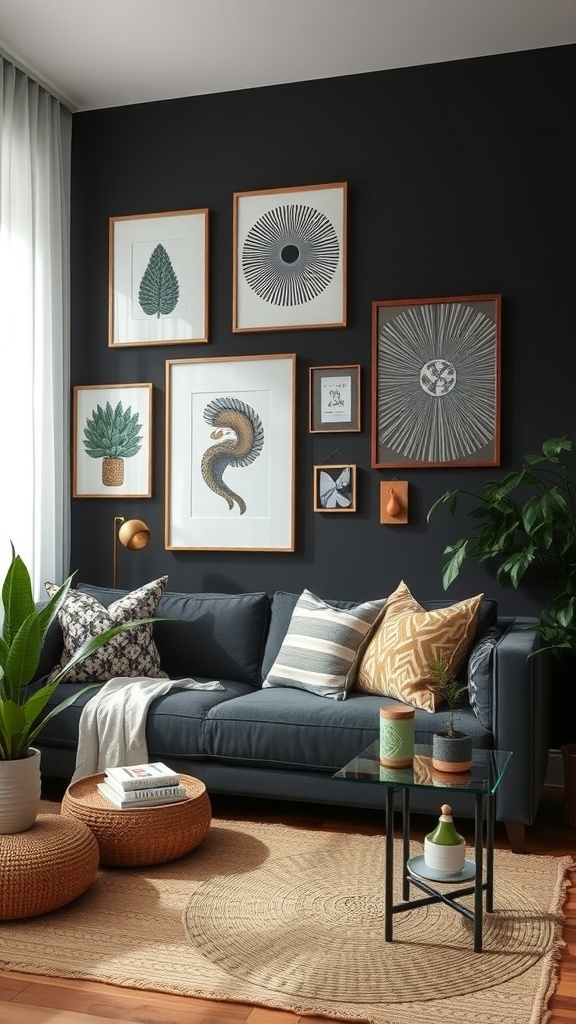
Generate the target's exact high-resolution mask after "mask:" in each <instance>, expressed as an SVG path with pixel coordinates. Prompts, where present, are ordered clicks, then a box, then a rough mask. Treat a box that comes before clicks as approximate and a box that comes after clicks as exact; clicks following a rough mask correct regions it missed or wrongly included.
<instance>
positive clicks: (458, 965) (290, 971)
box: [0, 819, 573, 1024]
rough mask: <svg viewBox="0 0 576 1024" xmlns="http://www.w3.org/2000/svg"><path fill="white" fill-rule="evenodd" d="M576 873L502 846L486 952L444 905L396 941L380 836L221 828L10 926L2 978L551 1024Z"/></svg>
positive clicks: (343, 1015) (329, 1013)
mask: <svg viewBox="0 0 576 1024" xmlns="http://www.w3.org/2000/svg"><path fill="white" fill-rule="evenodd" d="M414 849H415V852H416V853H421V852H422V851H421V848H419V847H418V845H417V844H414ZM571 866H573V862H572V861H571V859H570V858H568V857H564V858H558V857H542V856H532V855H530V856H527V857H519V856H515V855H514V854H512V853H508V852H506V851H499V850H497V851H496V856H495V878H496V906H497V912H496V914H494V915H493V916H491V917H490V918H487V919H486V925H485V929H484V931H485V945H486V951H485V952H483V953H480V954H475V953H473V951H472V935H471V932H470V925H469V924H468V923H467V922H466V921H464V919H462V918H461V917H460V915H458V914H456V913H455V912H454V911H452V910H450V909H449V908H448V907H443V906H432V907H428V908H423V909H419V910H414V911H410V912H409V913H408V914H399V915H395V919H394V936H395V941H394V942H392V943H384V941H383V939H382V902H381V901H382V877H383V839H382V836H373V835H358V834H350V833H339V832H326V831H322V832H315V831H313V830H311V829H306V828H295V827H290V826H288V825H279V824H267V823H254V822H249V821H223V820H221V819H217V820H214V821H213V822H212V825H211V827H210V830H209V832H208V834H207V836H206V838H205V839H204V840H203V842H202V843H201V844H200V846H198V847H196V849H195V850H193V851H192V852H191V853H190V854H187V855H186V856H184V857H181V858H180V859H179V860H175V861H171V862H168V863H166V864H157V865H153V866H151V867H141V868H103V869H101V870H100V871H99V872H98V874H97V876H96V878H95V881H94V882H93V884H92V885H91V886H90V887H89V888H88V889H87V890H86V892H85V893H84V894H83V895H82V896H80V897H79V898H78V899H77V900H75V901H74V902H72V903H70V904H68V905H67V906H65V907H62V908H61V909H60V910H56V911H54V912H52V913H47V914H43V915H41V916H40V917H33V918H30V919H21V920H17V921H3V922H2V927H1V928H0V966H1V967H3V968H5V969H8V970H15V971H22V972H24V973H32V974H46V975H50V976H52V977H63V978H78V979H86V980H93V981H103V982H107V983H109V984H114V985H123V986H126V987H131V988H136V989H142V990H156V991H161V992H172V993H177V994H180V995H189V996H197V997H199V998H202V999H212V1000H220V1001H231V1002H245V1003H248V1004H254V1005H257V1006H262V1007H273V1008H274V1009H278V1010H290V1011H292V1012H294V1013H299V1014H319V1015H323V1016H326V1017H332V1018H338V1019H344V1020H348V1021H351V1020H354V1021H358V1020H362V1021H368V1022H370V1024H430V1022H431V1020H438V1021H440V1020H441V1021H442V1024H462V1021H467V1020H473V1021H474V1022H475V1024H502V1022H503V1021H505V1022H506V1024H540V1022H541V1021H543V1020H544V1017H545V1007H546V1002H547V999H548V997H549V995H550V994H551V992H553V990H554V985H555V981H556V963H557V959H558V957H559V955H560V950H561V946H562V937H561V931H562V921H563V917H562V903H563V899H564V896H565V890H566V886H567V885H568V884H569V881H568V869H569V868H570V867H571ZM3 882H7V879H0V883H3ZM193 1011H194V1004H191V1012H192V1013H193ZM203 1012H204V1013H205V1015H206V1011H203ZM222 1014H223V1016H225V1015H226V1011H225V1010H224V1009H223V1008H222ZM208 1016H210V1018H211V1019H212V1017H213V1018H214V1019H218V1018H219V1008H218V1005H217V1004H215V1006H214V1010H213V1011H212V1012H211V1013H210V1014H208Z"/></svg>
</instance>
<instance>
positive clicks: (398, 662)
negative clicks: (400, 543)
mask: <svg viewBox="0 0 576 1024" xmlns="http://www.w3.org/2000/svg"><path fill="white" fill-rule="evenodd" d="M483 596H484V595H483V594H479V595H478V596H477V597H471V598H469V599H468V600H467V601H459V602H458V604H453V605H450V606H449V607H448V608H435V609H434V610H432V611H425V609H424V608H422V606H421V605H420V604H418V601H416V600H415V599H414V598H413V597H412V594H411V593H410V591H409V589H408V587H407V586H406V584H405V583H404V582H403V581H402V582H401V583H400V585H399V587H398V588H397V590H395V591H394V593H393V594H391V595H390V597H389V598H388V602H387V604H386V611H385V615H384V618H383V620H382V622H381V624H380V625H379V627H378V629H377V630H376V631H375V632H374V634H373V635H372V637H371V639H370V641H369V643H368V645H367V647H366V651H365V652H364V656H363V658H362V661H361V664H360V667H359V669H358V676H357V680H356V686H357V688H358V689H359V690H363V691H365V692H366V693H378V694H382V695H383V696H386V697H394V698H395V699H396V700H401V701H404V703H405V704H412V705H413V706H414V707H417V708H423V709H424V710H426V711H429V712H430V713H433V712H434V711H435V710H436V707H437V706H438V705H439V704H440V702H441V701H440V698H439V696H438V694H437V693H436V692H435V690H434V684H433V680H432V676H431V674H430V662H431V661H433V660H434V659H436V658H442V659H443V661H444V664H445V666H446V670H447V672H448V674H449V675H456V674H457V673H458V670H459V669H460V667H461V666H462V663H463V661H464V658H465V657H466V654H467V652H468V648H469V646H470V644H471V643H472V639H473V637H474V630H475V628H476V619H477V616H478V608H479V606H480V602H481V601H482V597H483Z"/></svg>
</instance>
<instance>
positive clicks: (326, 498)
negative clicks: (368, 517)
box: [314, 465, 356, 512]
mask: <svg viewBox="0 0 576 1024" xmlns="http://www.w3.org/2000/svg"><path fill="white" fill-rule="evenodd" d="M314 511H315V512H355V511H356V466H351V465H347V466H334V465H329V466H314Z"/></svg>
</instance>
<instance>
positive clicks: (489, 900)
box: [486, 793, 495, 914]
mask: <svg viewBox="0 0 576 1024" xmlns="http://www.w3.org/2000/svg"><path fill="white" fill-rule="evenodd" d="M487 800H488V805H487V809H486V911H487V912H488V913H489V914H491V913H492V912H493V910H494V811H495V808H494V804H495V800H494V794H493V793H489V794H488V797H487Z"/></svg>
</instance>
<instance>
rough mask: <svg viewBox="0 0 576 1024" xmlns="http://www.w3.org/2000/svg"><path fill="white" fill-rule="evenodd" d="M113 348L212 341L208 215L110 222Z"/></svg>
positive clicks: (195, 213)
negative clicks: (210, 336)
mask: <svg viewBox="0 0 576 1024" xmlns="http://www.w3.org/2000/svg"><path fill="white" fill-rule="evenodd" d="M108 265H109V270H108V273H109V279H108V345H109V346H110V347H111V348H127V347H128V346H131V345H191V344H195V343H199V342H207V341H208V210H206V209H201V210H175V211H173V212H169V213H147V214H142V215H139V216H126V217H110V220H109V231H108Z"/></svg>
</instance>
